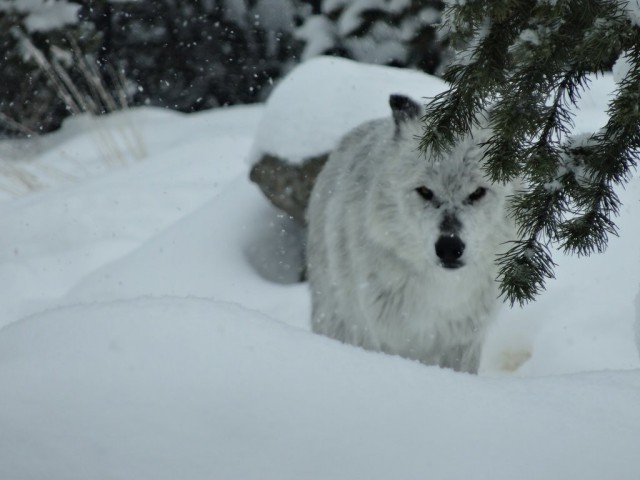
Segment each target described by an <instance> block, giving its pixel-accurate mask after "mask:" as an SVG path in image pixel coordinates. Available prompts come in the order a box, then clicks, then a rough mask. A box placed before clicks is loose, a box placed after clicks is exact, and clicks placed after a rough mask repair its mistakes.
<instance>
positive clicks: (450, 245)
mask: <svg viewBox="0 0 640 480" xmlns="http://www.w3.org/2000/svg"><path fill="white" fill-rule="evenodd" d="M464 247H465V245H464V242H463V241H462V240H461V239H460V237H458V236H457V235H441V236H440V238H438V241H437V242H436V255H437V256H438V258H439V259H440V263H441V265H442V266H443V267H444V268H458V267H461V266H462V265H464V264H463V262H461V261H460V257H462V253H463V252H464Z"/></svg>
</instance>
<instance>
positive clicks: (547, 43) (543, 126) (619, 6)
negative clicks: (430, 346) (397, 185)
mask: <svg viewBox="0 0 640 480" xmlns="http://www.w3.org/2000/svg"><path fill="white" fill-rule="evenodd" d="M446 26H447V28H448V29H449V30H450V32H451V36H452V41H453V42H454V43H455V44H456V45H465V46H466V47H465V48H464V50H462V51H461V52H460V54H459V56H458V58H457V60H456V61H455V62H454V63H453V64H452V65H451V66H450V68H449V69H448V70H447V72H446V73H445V75H444V77H445V79H446V80H448V81H449V82H450V84H451V86H450V88H449V90H448V91H446V92H444V93H443V94H441V95H439V96H437V97H435V98H434V99H433V100H432V102H430V104H429V105H428V107H427V113H426V115H425V117H424V122H425V133H424V137H423V140H422V148H423V149H424V150H425V151H426V150H429V151H431V152H434V153H435V154H436V155H437V154H438V152H442V151H443V150H445V149H447V148H448V147H450V146H451V145H452V144H453V143H454V142H455V141H456V139H457V138H459V137H460V136H461V135H464V134H466V133H468V132H469V131H470V130H471V128H472V126H473V125H477V124H479V123H481V122H486V123H487V124H488V126H489V127H490V128H491V129H492V130H493V132H492V137H491V138H490V140H489V141H488V142H487V144H486V148H487V155H486V159H485V160H486V172H487V175H488V177H489V178H490V179H491V180H493V181H506V180H510V179H513V178H515V177H521V178H522V179H523V182H524V186H525V188H524V190H523V192H521V193H520V194H518V195H517V196H516V197H515V198H514V199H513V200H512V204H511V208H512V212H513V215H514V218H515V219H516V221H517V223H518V226H519V237H520V238H519V239H517V240H515V241H514V242H513V244H512V245H511V248H510V250H509V251H508V253H506V254H505V255H504V256H503V257H502V258H500V259H499V266H500V270H499V279H500V281H501V292H502V294H503V295H504V296H505V297H506V299H507V300H509V301H510V302H511V303H512V304H513V303H514V302H519V303H520V304H522V303H524V302H527V301H529V300H532V299H534V298H535V296H536V295H537V294H539V293H540V292H541V291H542V290H543V289H544V286H545V281H546V280H547V279H549V278H552V277H553V267H554V262H553V259H552V257H551V254H550V250H549V246H550V245H552V244H553V245H557V246H559V247H560V248H561V249H562V250H564V251H565V252H569V253H576V254H578V255H589V254H590V253H592V252H594V251H597V252H601V251H603V250H604V249H605V248H606V245H607V239H608V236H609V235H611V234H616V225H615V223H614V221H613V218H614V217H615V215H616V214H617V212H618V210H619V207H620V202H619V200H618V198H617V196H616V194H615V191H614V187H615V186H617V185H621V184H624V183H625V182H626V181H627V180H628V179H629V176H630V175H631V172H632V170H633V167H635V165H636V163H637V161H638V154H639V150H638V149H639V147H640V129H639V126H640V108H639V107H640V28H639V26H640V7H639V6H638V2H637V1H631V2H627V1H626V0H622V1H617V0H474V1H463V0H459V1H456V2H453V3H452V4H450V5H449V7H448V8H447V12H446ZM616 58H621V60H620V62H621V63H624V65H625V72H623V73H624V74H623V78H622V80H621V81H620V82H619V84H618V88H617V91H616V92H615V96H614V97H613V98H612V100H611V101H610V103H609V107H608V116H609V119H608V122H607V124H606V125H603V126H602V128H600V129H599V130H597V131H594V132H593V133H591V134H589V135H584V134H583V135H573V134H572V133H571V130H570V127H571V119H572V108H573V107H574V106H575V105H576V102H577V100H578V99H579V97H580V94H581V93H582V92H583V91H584V90H585V89H586V88H588V84H589V80H588V76H589V75H592V74H599V73H602V72H603V71H605V70H607V69H608V68H610V67H611V65H612V63H613V61H615V59H616Z"/></svg>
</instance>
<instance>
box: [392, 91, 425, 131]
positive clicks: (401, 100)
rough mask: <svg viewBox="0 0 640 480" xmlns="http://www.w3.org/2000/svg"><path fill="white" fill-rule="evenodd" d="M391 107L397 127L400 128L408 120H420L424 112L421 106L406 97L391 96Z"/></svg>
mask: <svg viewBox="0 0 640 480" xmlns="http://www.w3.org/2000/svg"><path fill="white" fill-rule="evenodd" d="M389 105H390V106H391V112H392V113H393V121H394V122H396V127H400V125H401V124H403V123H405V122H406V121H408V120H413V119H415V118H418V117H419V116H420V113H421V111H422V108H421V107H420V105H418V104H417V103H416V102H414V101H413V100H411V99H410V98H409V97H405V96H404V95H397V94H394V95H391V96H390V97H389Z"/></svg>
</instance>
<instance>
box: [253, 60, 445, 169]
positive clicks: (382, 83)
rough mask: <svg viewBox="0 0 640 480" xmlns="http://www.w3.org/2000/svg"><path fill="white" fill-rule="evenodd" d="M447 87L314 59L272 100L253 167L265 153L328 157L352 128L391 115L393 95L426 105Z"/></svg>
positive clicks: (400, 73) (407, 74) (402, 72)
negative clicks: (322, 155) (405, 96)
mask: <svg viewBox="0 0 640 480" xmlns="http://www.w3.org/2000/svg"><path fill="white" fill-rule="evenodd" d="M310 85H313V95H311V94H310V87H309V86H310ZM445 88H446V87H445V84H444V82H443V81H442V80H440V79H439V78H437V77H434V76H431V75H427V74H425V73H422V72H418V71H414V70H409V69H401V68H392V67H383V66H379V65H362V64H358V63H355V62H353V61H351V60H346V59H343V58H337V57H317V58H313V59H311V60H308V61H306V62H305V63H303V64H302V65H301V66H300V67H298V68H297V69H295V70H294V71H293V72H291V74H290V75H288V76H287V77H286V78H285V79H284V80H283V81H282V82H281V83H280V84H278V85H277V86H276V88H275V89H274V91H273V93H272V94H271V96H270V97H269V99H268V100H267V104H266V113H265V115H264V116H263V117H262V120H261V121H260V125H259V126H258V130H257V132H256V136H255V141H254V144H253V146H252V148H251V152H250V154H249V162H250V163H252V164H253V163H255V162H256V161H258V160H259V159H260V156H261V154H263V153H270V154H273V155H277V156H279V157H282V158H285V159H287V160H289V161H290V162H293V163H299V162H301V161H303V160H304V159H305V158H309V157H311V156H316V155H320V154H324V153H326V152H328V151H331V150H332V149H333V148H334V147H335V146H336V144H337V143H338V141H339V140H340V138H341V137H342V136H343V135H344V134H345V133H347V132H348V131H349V130H351V129H352V128H354V127H356V126H357V125H359V124H361V123H363V122H365V121H368V120H373V119H375V118H381V117H384V116H387V115H388V114H389V95H391V94H393V93H402V94H405V95H409V96H411V97H413V98H414V99H416V100H417V101H420V100H422V101H425V97H432V96H434V95H436V94H438V93H440V92H442V91H443V90H444V89H445Z"/></svg>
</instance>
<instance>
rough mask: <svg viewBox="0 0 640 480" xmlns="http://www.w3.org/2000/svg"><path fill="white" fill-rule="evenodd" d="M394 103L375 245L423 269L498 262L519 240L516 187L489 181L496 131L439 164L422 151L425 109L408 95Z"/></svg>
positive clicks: (377, 191)
mask: <svg viewBox="0 0 640 480" xmlns="http://www.w3.org/2000/svg"><path fill="white" fill-rule="evenodd" d="M389 103H390V105H391V109H392V112H393V122H389V126H390V131H389V137H388V138H387V139H386V140H384V141H381V142H380V146H379V148H380V151H379V152H376V154H380V155H382V156H383V157H384V158H385V161H384V168H381V169H380V175H379V176H378V178H377V182H376V183H375V186H374V188H372V189H371V191H370V192H369V195H371V196H370V197H369V201H368V205H369V206H370V207H371V208H370V210H369V211H368V216H369V225H370V227H371V228H372V230H373V231H374V232H375V240H376V241H378V242H380V243H382V244H385V245H387V246H389V247H390V248H393V250H394V251H395V252H397V254H398V255H399V256H401V257H402V258H404V259H405V260H406V261H407V262H408V263H410V264H411V265H414V266H416V268H419V269H421V268H423V267H424V266H425V264H427V265H430V264H432V265H437V266H439V267H443V268H445V269H450V270H453V269H458V268H462V267H465V266H469V265H474V264H475V265H483V266H486V264H487V263H489V262H490V263H493V262H494V261H495V258H496V255H497V254H498V253H500V252H502V251H504V250H505V247H504V245H502V244H503V243H504V242H505V241H507V240H510V239H513V238H514V236H515V231H514V225H513V222H512V220H511V219H510V218H509V217H508V214H507V210H506V203H507V197H508V196H509V195H511V194H512V193H513V192H514V188H515V185H513V184H496V183H491V182H490V181H489V180H488V179H487V178H486V177H485V175H484V172H483V170H482V159H483V155H484V152H483V147H482V146H481V144H482V142H483V141H485V140H486V139H487V138H488V135H489V134H488V132H487V131H486V130H482V129H477V130H475V131H474V132H473V133H472V135H469V136H467V137H466V138H464V139H462V140H461V141H460V142H458V143H457V144H456V145H455V146H454V147H453V148H452V149H451V150H450V151H449V152H448V153H446V154H444V155H442V156H441V157H439V158H438V159H434V158H432V157H431V156H430V155H429V154H428V153H427V155H424V154H423V153H421V152H420V151H419V149H418V145H419V137H420V135H421V133H422V126H421V122H420V116H421V115H422V113H423V110H422V108H421V107H420V106H419V105H418V104H417V103H415V102H414V101H413V100H411V99H409V98H407V97H404V96H401V95H392V96H391V98H390V102H389Z"/></svg>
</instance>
